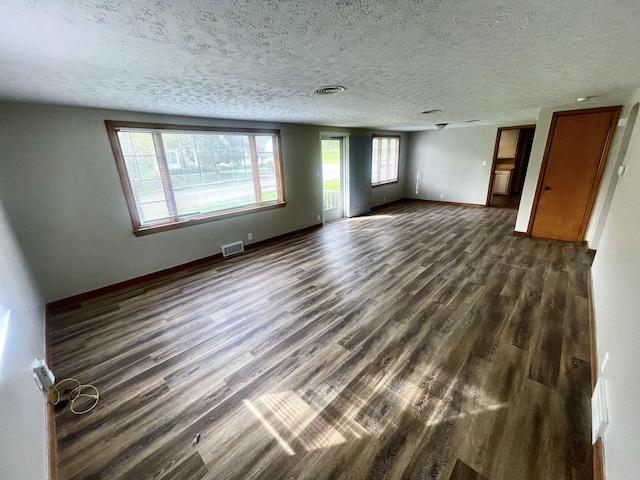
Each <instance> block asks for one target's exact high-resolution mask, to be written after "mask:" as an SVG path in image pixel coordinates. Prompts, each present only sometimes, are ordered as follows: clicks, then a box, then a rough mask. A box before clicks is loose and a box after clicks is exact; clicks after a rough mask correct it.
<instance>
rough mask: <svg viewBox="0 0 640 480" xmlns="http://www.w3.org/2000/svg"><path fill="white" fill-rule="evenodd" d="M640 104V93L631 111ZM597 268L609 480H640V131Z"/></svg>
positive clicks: (626, 159) (628, 155)
mask: <svg viewBox="0 0 640 480" xmlns="http://www.w3.org/2000/svg"><path fill="white" fill-rule="evenodd" d="M639 101H640V90H638V91H637V92H636V93H635V95H634V96H633V98H632V99H631V102H630V103H629V105H627V106H630V105H633V104H635V103H637V102H639ZM623 164H625V165H626V167H627V170H626V173H625V174H624V175H623V176H622V177H620V178H619V179H618V182H617V185H616V187H615V194H614V195H613V200H612V202H611V208H610V210H609V215H608V218H607V220H606V223H605V226H604V230H603V233H602V239H601V241H600V245H599V248H598V253H597V254H596V258H595V261H594V264H593V268H592V274H593V293H594V300H595V318H596V327H597V346H598V358H599V361H601V360H602V358H603V357H604V355H605V353H606V352H608V353H609V362H608V363H607V367H606V369H605V371H604V373H603V374H602V376H603V377H604V378H605V380H606V389H607V404H608V407H609V422H610V423H609V426H608V428H607V432H606V434H605V438H604V448H605V464H606V470H607V472H606V473H607V479H608V480H627V479H630V478H640V463H638V452H639V451H640V430H639V429H638V425H640V409H639V408H638V399H640V380H639V378H640V242H639V241H638V239H639V238H640V128H639V125H638V122H636V126H635V127H634V129H633V132H632V134H631V138H630V141H629V144H628V149H627V153H626V155H625V156H624V159H623Z"/></svg>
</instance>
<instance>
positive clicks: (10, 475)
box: [0, 172, 48, 480]
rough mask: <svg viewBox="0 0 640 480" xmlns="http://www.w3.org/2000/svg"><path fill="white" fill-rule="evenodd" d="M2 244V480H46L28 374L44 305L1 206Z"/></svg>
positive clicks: (37, 402) (36, 395)
mask: <svg viewBox="0 0 640 480" xmlns="http://www.w3.org/2000/svg"><path fill="white" fill-rule="evenodd" d="M3 174H4V172H3ZM0 239H1V242H2V243H1V248H0V318H1V317H2V316H3V315H4V313H5V311H6V310H11V315H10V319H9V324H8V328H7V330H6V337H5V338H4V340H3V339H2V332H1V331H0V478H1V479H7V480H36V479H45V478H46V477H47V470H48V468H47V465H48V464H47V461H46V455H47V453H46V452H47V450H46V442H47V440H46V438H47V435H46V420H45V407H46V400H45V398H44V395H43V394H42V392H40V390H38V388H37V387H36V384H35V382H34V380H33V372H32V371H31V363H32V362H33V360H34V359H35V358H36V357H37V358H44V351H45V342H44V334H45V326H44V318H45V315H44V304H43V302H42V300H41V299H40V297H39V294H38V292H37V290H36V288H35V286H34V284H33V281H32V280H31V275H30V274H29V269H28V267H27V265H26V263H25V260H24V257H23V255H22V252H21V250H20V247H19V246H18V244H17V242H16V239H15V236H14V233H13V230H12V229H11V226H10V225H9V222H8V220H7V217H6V215H5V210H4V207H3V206H2V204H1V203H0Z"/></svg>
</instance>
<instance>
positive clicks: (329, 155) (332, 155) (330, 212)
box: [320, 134, 346, 223]
mask: <svg viewBox="0 0 640 480" xmlns="http://www.w3.org/2000/svg"><path fill="white" fill-rule="evenodd" d="M320 142H321V149H322V221H323V223H326V222H330V221H332V220H337V219H339V218H343V217H344V212H345V203H346V202H345V174H344V170H345V158H346V151H345V145H346V135H344V134H338V135H332V134H322V135H321V137H320Z"/></svg>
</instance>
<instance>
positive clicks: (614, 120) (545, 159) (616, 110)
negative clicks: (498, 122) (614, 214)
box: [527, 105, 622, 243]
mask: <svg viewBox="0 0 640 480" xmlns="http://www.w3.org/2000/svg"><path fill="white" fill-rule="evenodd" d="M621 110H622V106H620V105H615V106H611V107H598V108H581V109H577V110H562V111H558V112H553V117H552V118H551V125H550V126H549V134H548V135H547V143H546V146H545V147H544V155H543V156H542V165H540V172H539V173H538V183H537V185H536V193H535V195H534V197H533V205H532V206H531V215H530V216H529V225H528V226H527V236H529V237H530V236H531V231H532V230H533V223H534V221H535V218H536V214H537V213H538V202H539V201H540V194H541V192H542V184H543V183H544V175H545V173H546V172H547V164H548V163H549V155H550V154H551V144H552V143H553V136H554V134H555V131H556V125H557V123H558V118H559V117H568V116H572V115H585V114H589V113H600V112H613V115H612V116H611V123H610V124H609V131H608V132H607V138H606V140H605V142H604V147H603V149H602V154H601V155H600V160H599V161H598V170H597V171H596V176H595V179H594V181H593V186H592V187H591V192H590V193H589V198H588V200H587V208H586V210H585V214H584V217H583V219H582V223H581V224H580V233H579V234H578V241H577V242H576V243H582V242H583V241H584V236H585V234H586V233H587V227H588V226H589V220H590V219H591V214H592V213H593V205H594V203H595V200H596V197H597V196H598V191H599V190H600V184H601V183H602V174H603V173H604V167H605V165H606V163H607V158H608V157H609V149H610V148H611V142H612V141H613V136H614V135H615V132H616V125H617V124H618V118H619V117H620V111H621Z"/></svg>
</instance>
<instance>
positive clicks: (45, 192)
mask: <svg viewBox="0 0 640 480" xmlns="http://www.w3.org/2000/svg"><path fill="white" fill-rule="evenodd" d="M105 119H111V120H129V121H150V122H166V123H177V124H193V125H214V126H215V125H217V126H241V127H261V128H279V129H280V130H281V135H282V137H281V140H282V159H283V170H284V186H285V194H286V200H287V206H286V207H284V208H277V209H273V210H269V211H264V212H260V213H252V214H248V215H243V216H239V217H234V218H229V219H224V220H218V221H215V222H210V223H206V224H201V225H194V226H189V227H186V228H181V229H177V230H171V231H168V232H162V233H156V234H152V235H147V236H143V237H135V236H134V235H133V233H132V227H131V221H130V217H129V213H128V210H127V206H126V203H125V199H124V194H123V192H122V186H121V184H120V180H119V177H118V173H117V170H116V166H115V161H114V158H113V152H112V150H111V146H110V144H109V141H108V137H107V134H106V128H105V125H104V120H105ZM325 130H332V131H336V130H341V131H348V130H347V129H336V128H334V127H319V126H309V125H293V124H272V123H261V122H241V121H233V120H219V119H203V118H189V117H175V116H162V115H151V114H143V113H133V112H122V111H111V110H99V109H89V108H75V107H59V106H47V105H33V104H21V103H0V150H1V151H2V157H0V167H1V168H2V175H0V197H1V198H2V199H3V201H4V203H5V206H6V209H7V214H8V216H9V218H10V220H11V221H12V224H13V225H14V228H15V231H16V235H17V238H18V241H19V242H20V245H21V247H22V249H23V251H24V253H25V256H26V257H27V259H28V261H29V263H30V264H31V268H32V270H33V274H34V277H35V279H36V281H37V283H38V285H39V286H40V290H41V292H42V295H43V297H44V299H45V300H46V301H47V302H49V301H52V300H56V299H60V298H64V297H68V296H71V295H74V294H78V293H82V292H86V291H89V290H93V289H96V288H99V287H103V286H106V285H111V284H114V283H117V282H120V281H123V280H127V279H130V278H134V277H138V276H140V275H144V274H147V273H151V272H154V271H158V270H162V269H164V268H168V267H172V266H175V265H180V264H182V263H186V262H189V261H191V260H195V259H198V258H202V257H206V256H209V255H213V254H215V253H218V252H219V251H220V246H221V245H223V244H225V243H229V242H232V241H236V240H240V239H242V240H244V241H245V243H250V242H247V234H248V233H249V232H251V233H252V234H253V242H257V241H260V240H264V239H267V238H271V237H274V236H277V235H281V234H284V233H287V232H291V231H294V230H298V229H300V228H304V227H307V226H310V225H314V224H316V223H317V215H319V214H320V213H321V208H322V181H321V176H320V175H318V173H319V172H320V171H321V163H320V162H321V160H320V158H321V156H320V131H325ZM353 133H359V134H362V133H368V134H370V133H373V132H371V131H363V130H358V131H356V130H354V131H353ZM377 133H383V132H377ZM403 137H406V135H405V134H403ZM404 157H405V154H404V152H402V154H401V171H402V170H404ZM374 190H375V196H373V195H372V200H373V206H376V205H379V204H380V203H382V202H381V197H382V196H385V202H387V203H388V202H391V201H393V200H396V199H398V198H402V196H403V195H402V193H403V192H402V188H401V187H399V186H398V185H397V184H394V185H390V186H388V187H385V188H380V189H374Z"/></svg>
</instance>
